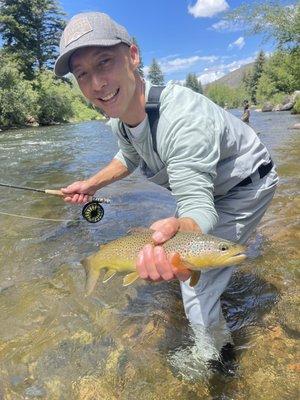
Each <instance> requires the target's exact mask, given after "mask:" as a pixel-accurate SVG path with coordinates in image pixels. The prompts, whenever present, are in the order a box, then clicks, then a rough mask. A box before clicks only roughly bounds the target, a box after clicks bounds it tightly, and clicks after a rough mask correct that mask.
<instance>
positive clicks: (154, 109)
mask: <svg viewBox="0 0 300 400" xmlns="http://www.w3.org/2000/svg"><path fill="white" fill-rule="evenodd" d="M164 88H165V86H151V88H150V90H149V95H148V101H147V102H146V106H145V111H146V113H147V114H148V120H149V125H150V131H151V136H152V143H153V150H154V151H155V153H157V145H156V130H157V125H158V120H159V107H160V101H159V99H160V95H161V92H162V91H163V90H164ZM119 130H120V132H121V134H122V136H123V137H124V138H125V139H126V140H127V141H129V138H128V136H127V133H126V130H125V127H124V125H123V122H121V121H120V123H119Z"/></svg>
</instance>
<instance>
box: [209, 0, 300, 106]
mask: <svg viewBox="0 0 300 400" xmlns="http://www.w3.org/2000/svg"><path fill="white" fill-rule="evenodd" d="M224 21H226V22H227V23H228V24H231V25H239V26H243V27H245V28H246V29H247V32H248V34H252V35H253V34H258V33H259V34H263V36H264V40H271V41H273V42H275V45H276V50H275V52H274V53H272V54H270V55H268V56H266V55H265V54H264V52H263V51H260V52H259V54H258V56H257V58H256V60H255V63H254V65H253V67H252V68H251V70H250V71H249V72H247V73H245V75H244V77H243V79H242V82H241V84H240V86H239V87H238V88H236V89H232V88H231V87H229V86H226V85H218V84H215V85H214V84H212V85H209V86H208V88H207V90H206V92H205V94H206V95H207V96H208V97H210V98H211V99H212V100H213V101H215V102H216V103H218V104H219V105H221V106H223V107H224V105H227V106H228V107H236V106H237V105H239V106H240V105H241V104H242V99H246V98H247V99H249V100H250V102H251V103H252V104H253V105H257V106H258V107H262V106H263V105H264V104H265V103H269V105H270V106H273V107H275V106H278V105H279V104H286V103H287V102H290V101H291V95H292V94H293V93H294V92H295V91H297V90H300V47H299V43H300V6H299V5H290V6H282V5H280V2H274V1H272V2H264V3H255V2H254V3H252V4H251V3H247V4H245V5H243V6H241V7H238V8H237V9H235V10H234V11H233V12H229V13H227V15H225V17H224ZM293 104H294V106H293V112H295V113H299V112H300V98H299V97H298V98H296V99H294V101H293Z"/></svg>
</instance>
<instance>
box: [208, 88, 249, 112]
mask: <svg viewBox="0 0 300 400" xmlns="http://www.w3.org/2000/svg"><path fill="white" fill-rule="evenodd" d="M205 95H206V96H207V97H209V98H210V99H211V100H212V101H213V102H215V103H216V104H218V105H219V106H221V107H225V106H226V107H228V108H237V107H241V106H242V104H243V100H244V99H245V98H246V97H247V95H246V91H245V89H244V87H243V86H241V87H240V88H231V87H229V86H227V85H220V84H212V85H209V86H208V88H207V90H206V91H205Z"/></svg>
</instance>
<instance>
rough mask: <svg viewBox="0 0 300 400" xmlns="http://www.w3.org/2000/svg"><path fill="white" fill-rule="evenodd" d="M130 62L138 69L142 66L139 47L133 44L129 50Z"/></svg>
mask: <svg viewBox="0 0 300 400" xmlns="http://www.w3.org/2000/svg"><path fill="white" fill-rule="evenodd" d="M129 55H130V61H131V63H132V65H133V66H134V69H136V68H137V67H138V66H139V65H140V54H139V50H138V48H137V46H136V45H135V44H132V45H131V46H130V48H129Z"/></svg>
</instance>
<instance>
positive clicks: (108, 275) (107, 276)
mask: <svg viewBox="0 0 300 400" xmlns="http://www.w3.org/2000/svg"><path fill="white" fill-rule="evenodd" d="M116 273H117V271H116V270H115V269H109V270H107V271H106V272H105V275H104V277H103V279H102V282H103V283H106V282H107V281H109V280H110V279H111V278H112V277H113V276H114V275H116Z"/></svg>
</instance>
